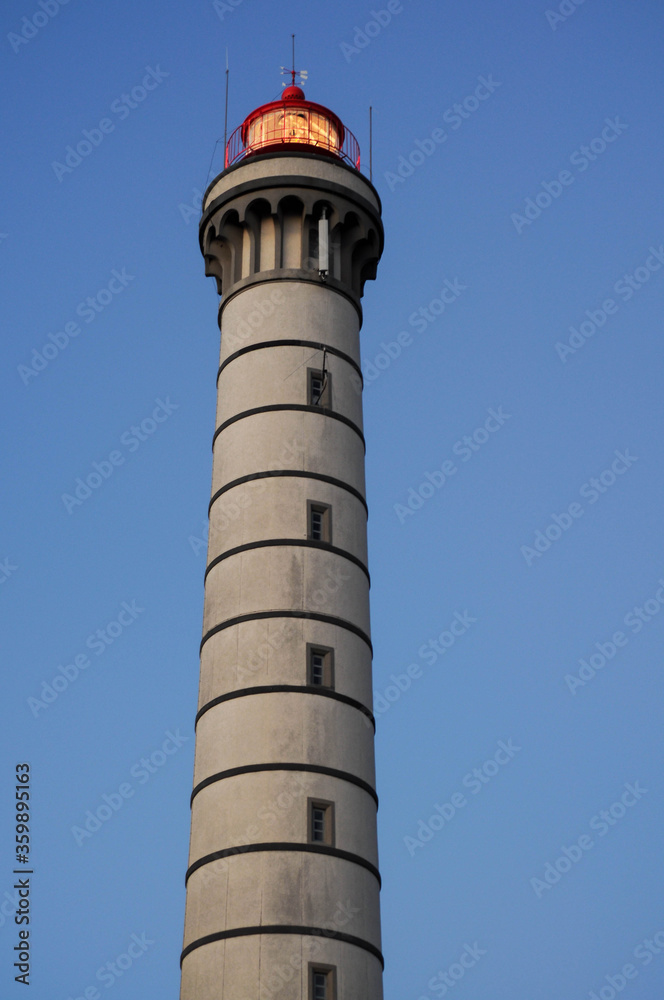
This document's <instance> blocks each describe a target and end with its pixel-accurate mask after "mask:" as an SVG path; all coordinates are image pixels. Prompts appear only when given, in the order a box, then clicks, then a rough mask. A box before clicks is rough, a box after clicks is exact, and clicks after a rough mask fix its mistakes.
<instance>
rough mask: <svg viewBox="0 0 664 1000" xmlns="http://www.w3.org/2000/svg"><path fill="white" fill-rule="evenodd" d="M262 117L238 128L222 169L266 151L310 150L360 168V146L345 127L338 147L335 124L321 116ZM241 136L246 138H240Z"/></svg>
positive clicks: (309, 112) (310, 113)
mask: <svg viewBox="0 0 664 1000" xmlns="http://www.w3.org/2000/svg"><path fill="white" fill-rule="evenodd" d="M279 117H280V119H281V120H278V116H277V115H276V114H270V115H264V116H263V117H262V118H261V119H257V120H255V121H253V122H250V123H249V124H247V123H246V122H244V123H243V124H242V125H238V127H237V128H236V129H235V131H234V132H232V133H231V137H230V139H229V140H228V143H227V145H226V158H225V163H224V167H230V166H232V164H233V163H237V162H238V161H239V160H242V159H244V157H246V156H251V155H252V154H254V153H261V152H264V151H267V150H268V149H269V148H273V149H284V150H288V151H294V152H297V151H298V150H302V151H304V149H306V148H307V147H312V148H313V149H315V150H317V151H318V152H320V153H322V154H323V155H324V156H335V157H337V158H338V159H340V160H344V161H345V162H346V163H349V164H350V165H351V166H352V167H355V169H356V170H359V169H360V146H359V143H358V141H357V139H356V138H355V136H354V135H353V133H352V132H351V131H350V130H349V129H347V128H345V127H344V130H343V132H344V138H343V142H342V143H341V144H339V141H338V133H337V130H336V128H335V126H334V123H333V122H331V121H330V120H329V119H327V118H325V117H324V116H323V115H319V114H316V113H315V112H312V111H307V112H306V113H304V114H299V115H298V116H297V121H293V118H292V117H290V118H287V117H286V116H285V115H281V116H279ZM243 135H244V136H246V141H245V138H243Z"/></svg>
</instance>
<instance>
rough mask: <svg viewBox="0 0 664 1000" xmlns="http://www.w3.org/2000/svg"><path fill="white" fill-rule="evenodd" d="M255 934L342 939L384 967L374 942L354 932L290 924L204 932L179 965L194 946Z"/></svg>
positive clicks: (192, 944)
mask: <svg viewBox="0 0 664 1000" xmlns="http://www.w3.org/2000/svg"><path fill="white" fill-rule="evenodd" d="M256 934H300V935H301V936H302V937H325V938H331V939H333V940H335V941H343V942H344V944H354V945H356V946H357V947H358V948H363V949H364V951H369V952H371V954H372V955H373V956H374V957H375V958H377V959H378V961H379V962H380V964H381V966H382V968H383V969H384V968H385V961H384V959H383V956H382V954H381V952H380V950H379V949H378V948H376V946H375V944H371V942H370V941H365V940H364V939H363V938H359V937H355V935H354V934H344V933H343V931H330V930H327V929H326V928H325V927H295V926H293V925H292V924H267V925H258V926H256V927H233V928H232V929H231V930H229V931H217V932H216V933H215V934H206V935H205V937H201V938H198V939H197V940H196V941H192V942H191V944H188V945H187V947H186V948H185V949H184V951H183V952H182V954H181V955H180V966H182V963H183V961H184V959H185V958H186V957H187V955H189V954H190V953H191V952H192V951H194V949H195V948H201V947H202V946H203V945H205V944H213V943H214V942H215V941H225V940H226V939H227V938H234V937H251V936H253V935H256Z"/></svg>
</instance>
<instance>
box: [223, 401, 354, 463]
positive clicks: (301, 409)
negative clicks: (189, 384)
mask: <svg viewBox="0 0 664 1000" xmlns="http://www.w3.org/2000/svg"><path fill="white" fill-rule="evenodd" d="M286 410H291V411H295V412H298V413H320V414H321V415H322V416H324V417H331V418H332V419H333V420H339V421H341V423H342V424H346V426H347V427H350V428H351V430H353V431H355V433H356V434H357V436H358V437H359V439H360V441H361V442H362V446H363V447H364V449H365V451H366V443H365V440H364V434H363V433H362V431H361V430H360V428H359V427H358V426H357V424H355V423H353V421H352V420H351V419H350V417H346V416H344V414H343V413H337V412H336V410H330V409H328V408H327V407H326V406H313V405H310V404H309V403H270V404H269V405H268V406H254V407H253V409H251V410H243V411H242V413H236V414H235V416H234V417H229V418H228V420H224V422H223V424H220V425H219V427H217V429H216V431H215V432H214V434H213V436H212V447H213V448H214V443H215V441H216V440H217V438H218V437H219V435H220V434H221V432H222V431H223V430H226V428H227V427H230V425H231V424H234V423H236V421H238V420H244V419H245V418H246V417H253V416H255V415H256V414H257V413H278V412H283V411H286Z"/></svg>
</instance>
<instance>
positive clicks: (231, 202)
mask: <svg viewBox="0 0 664 1000" xmlns="http://www.w3.org/2000/svg"><path fill="white" fill-rule="evenodd" d="M200 247H201V251H202V254H203V256H204V259H205V273H206V275H209V276H212V277H213V278H214V279H215V281H216V283H217V291H218V293H219V295H220V296H221V298H220V305H219V313H218V321H219V327H220V330H221V354H220V363H219V370H218V375H217V388H218V396H217V412H216V424H215V428H214V435H213V444H212V448H213V471H212V496H211V500H210V507H209V517H210V529H209V543H208V556H207V566H206V572H205V604H204V622H203V638H202V642H201V647H200V658H201V667H200V693H199V705H198V712H197V716H196V755H195V765H194V787H193V792H192V796H191V839H190V851H189V863H188V869H187V872H186V886H187V898H186V914H185V928H184V947H183V951H182V956H181V967H182V987H181V1000H381V998H382V996H383V992H382V970H383V957H382V953H381V939H380V910H379V893H380V874H379V870H378V852H377V836H376V815H377V807H378V798H377V795H376V785H375V768H374V730H375V724H374V717H373V714H372V710H371V707H372V683H371V658H372V646H371V632H370V623H369V582H370V581H369V569H368V564H367V533H366V526H367V503H366V497H365V476H364V456H365V438H364V432H363V423H362V372H361V368H360V339H359V332H360V328H361V325H362V306H361V299H362V295H363V290H364V283H365V281H367V280H369V279H373V278H375V276H376V268H377V264H378V261H379V259H380V255H381V252H382V247H383V229H382V224H381V205H380V199H379V197H378V194H377V193H376V191H375V189H374V187H373V185H372V184H371V183H370V181H369V180H368V179H367V178H366V177H365V176H364V175H363V174H362V173H361V172H360V152H359V147H358V144H357V141H356V140H355V138H354V136H353V135H352V133H351V132H350V131H349V130H348V129H347V128H346V126H345V125H344V124H343V123H342V121H341V120H340V119H339V117H338V116H337V115H336V114H334V113H333V112H332V111H330V110H329V109H327V108H325V107H323V106H322V105H319V104H316V103H313V102H311V101H308V100H306V98H305V95H304V92H303V91H302V89H301V88H300V87H299V86H295V73H294V74H293V80H292V85H291V86H288V87H287V88H286V89H285V90H284V91H283V93H282V95H281V98H280V99H279V100H277V101H272V102H270V103H268V104H265V105H263V106H261V107H259V108H257V109H256V110H254V111H252V112H251V113H250V114H249V115H248V116H247V117H246V118H245V120H244V121H243V123H242V124H241V125H240V126H239V127H238V128H237V129H236V130H235V132H233V133H232V134H231V136H230V138H229V141H228V144H227V146H226V150H225V167H224V170H223V171H222V172H221V173H220V174H219V175H218V176H217V177H215V178H214V180H213V181H212V183H211V184H210V185H209V187H208V188H207V191H206V192H205V195H204V197H203V206H202V217H201V222H200Z"/></svg>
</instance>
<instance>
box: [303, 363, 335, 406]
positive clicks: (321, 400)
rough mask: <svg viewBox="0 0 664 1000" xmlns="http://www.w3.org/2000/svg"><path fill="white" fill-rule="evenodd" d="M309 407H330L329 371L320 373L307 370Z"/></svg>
mask: <svg viewBox="0 0 664 1000" xmlns="http://www.w3.org/2000/svg"><path fill="white" fill-rule="evenodd" d="M308 375H309V390H308V392H309V406H326V407H329V406H331V405H332V402H331V401H332V393H331V383H330V373H329V371H327V370H326V371H320V370H316V369H314V368H309V370H308Z"/></svg>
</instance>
